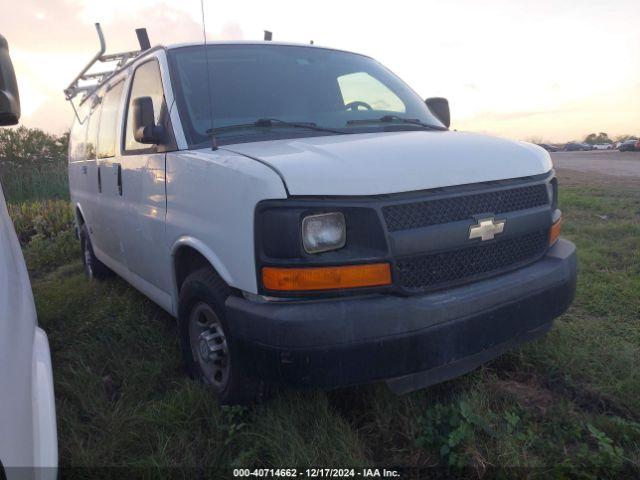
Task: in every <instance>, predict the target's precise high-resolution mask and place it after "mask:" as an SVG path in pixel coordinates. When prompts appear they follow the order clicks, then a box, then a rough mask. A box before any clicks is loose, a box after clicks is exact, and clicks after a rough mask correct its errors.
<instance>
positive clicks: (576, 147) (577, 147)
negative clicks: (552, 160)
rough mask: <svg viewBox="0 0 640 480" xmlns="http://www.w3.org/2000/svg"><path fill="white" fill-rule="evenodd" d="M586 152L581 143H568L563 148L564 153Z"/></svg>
mask: <svg viewBox="0 0 640 480" xmlns="http://www.w3.org/2000/svg"><path fill="white" fill-rule="evenodd" d="M583 150H586V148H585V146H584V144H583V143H580V142H569V143H567V144H566V145H565V146H564V151H565V152H581V151H583Z"/></svg>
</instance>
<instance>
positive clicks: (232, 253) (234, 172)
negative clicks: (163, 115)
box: [163, 149, 287, 298]
mask: <svg viewBox="0 0 640 480" xmlns="http://www.w3.org/2000/svg"><path fill="white" fill-rule="evenodd" d="M166 179H167V221H166V228H167V241H168V245H167V247H168V248H169V251H172V250H173V248H174V247H175V246H177V245H178V244H179V243H180V242H181V241H185V239H188V242H187V243H190V244H201V245H205V246H206V247H207V248H208V249H209V252H200V253H202V254H203V255H204V256H205V257H207V258H208V259H209V261H210V262H212V263H213V264H214V265H213V266H214V267H215V268H216V270H217V271H218V273H219V274H220V276H222V278H223V279H224V280H225V281H226V282H227V283H228V284H229V285H230V286H232V287H235V288H238V289H240V290H244V291H247V292H251V293H256V292H257V281H256V268H255V252H254V238H253V235H254V233H253V223H254V211H255V207H256V204H257V203H258V202H260V201H261V200H265V199H278V198H286V197H287V194H286V191H285V189H284V185H283V184H282V180H281V179H280V177H279V176H278V175H277V174H276V173H275V172H274V171H273V170H271V169H270V168H268V167H266V166H265V165H263V164H261V163H259V162H256V161H254V160H251V159H249V158H247V157H243V156H241V155H238V154H235V153H232V152H229V151H225V150H224V149H219V150H216V151H211V150H210V149H203V150H196V151H190V152H171V153H168V154H167V174H166ZM168 257H169V258H170V256H169V255H168ZM163 260H164V259H163ZM174 295H177V292H174ZM174 298H175V297H174Z"/></svg>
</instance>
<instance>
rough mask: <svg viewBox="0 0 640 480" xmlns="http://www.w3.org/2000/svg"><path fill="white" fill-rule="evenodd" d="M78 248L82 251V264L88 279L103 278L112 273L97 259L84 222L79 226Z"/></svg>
mask: <svg viewBox="0 0 640 480" xmlns="http://www.w3.org/2000/svg"><path fill="white" fill-rule="evenodd" d="M80 248H81V251H82V265H83V266H84V274H85V275H86V276H87V278H89V279H90V280H104V279H106V278H109V277H110V276H112V275H113V272H112V271H111V270H110V269H109V267H107V266H106V265H105V264H104V263H102V262H101V261H100V260H98V257H96V254H95V253H94V252H93V245H92V244H91V237H89V230H88V229H87V224H86V223H85V224H84V225H82V227H81V228H80Z"/></svg>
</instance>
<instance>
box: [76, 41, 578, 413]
mask: <svg viewBox="0 0 640 480" xmlns="http://www.w3.org/2000/svg"><path fill="white" fill-rule="evenodd" d="M102 51H103V52H104V48H103V50H102ZM130 57H132V59H130V58H129V57H128V58H127V59H126V60H127V61H126V62H122V63H123V65H122V66H121V68H119V69H118V70H117V71H116V72H115V73H113V74H111V75H108V76H106V77H102V78H100V79H99V81H98V82H97V85H96V86H95V87H94V88H93V89H88V90H89V93H88V94H87V95H85V99H84V100H83V101H82V103H81V105H80V106H79V107H78V118H79V120H80V121H76V123H75V125H74V126H73V130H72V133H71V144H70V151H69V179H70V189H71V198H72V201H73V205H74V206H75V209H76V217H77V225H78V231H79V235H80V239H81V244H82V251H83V259H84V262H85V266H86V272H87V274H88V275H89V276H90V277H92V278H98V279H101V278H104V277H106V276H107V275H108V274H109V273H111V272H115V273H116V274H118V275H119V276H121V277H122V278H124V279H125V280H126V281H128V282H129V283H130V284H131V285H133V286H134V287H135V288H137V289H138V290H140V291H141V292H143V293H144V294H145V295H147V296H148V297H149V298H151V299H152V300H153V301H154V302H156V303H157V304H158V305H160V306H161V307H162V308H163V309H165V310H166V311H167V312H169V313H171V314H172V315H174V316H175V317H177V319H178V326H179V335H180V341H181V344H182V351H183V354H184V359H185V362H186V365H187V367H188V369H189V371H190V372H191V374H192V375H193V376H195V377H197V378H200V379H202V380H203V381H204V382H206V383H208V384H210V385H211V386H212V387H213V390H214V391H215V392H216V394H217V395H218V397H219V399H220V401H222V402H225V403H235V402H247V401H251V400H252V399H254V398H256V396H257V395H259V394H260V392H262V391H263V390H262V386H263V385H265V384H268V383H272V382H284V383H286V384H291V385H296V386H303V387H321V388H331V387H337V386H344V385H353V384H360V383H365V382H371V381H377V380H386V381H387V383H388V384H389V385H390V387H391V388H392V389H393V390H394V391H396V392H407V391H410V390H414V389H416V388H420V387H423V386H426V385H430V384H433V383H436V382H440V381H443V380H445V379H448V378H451V377H453V376H456V375H460V374H462V373H464V372H467V371H469V370H471V369H473V368H475V367H477V366H478V365H480V364H481V363H483V362H486V361H487V360H489V359H491V358H493V357H495V356H497V355H499V354H500V353H502V352H504V351H505V350H506V349H508V348H512V347H514V346H516V345H518V344H521V343H522V342H525V341H528V340H531V339H533V338H536V337H539V336H541V335H542V334H544V333H545V332H546V331H547V330H548V329H549V328H550V327H551V324H552V321H553V319H554V318H555V317H556V316H558V315H560V314H561V313H562V312H564V311H565V309H566V308H567V307H568V306H569V304H570V303H571V301H572V299H573V295H574V290H575V280H576V257H575V248H574V246H573V245H572V244H571V243H570V242H568V241H566V240H562V239H558V235H559V232H560V223H561V218H560V211H559V210H558V209H557V182H556V179H555V176H554V171H553V168H552V164H551V160H550V157H549V154H548V153H547V152H546V151H545V150H543V149H542V148H540V147H537V146H535V145H531V144H528V143H523V142H517V141H510V140H504V139H498V138H493V137H489V136H485V135H477V134H473V133H462V132H456V131H450V130H449V128H448V127H449V107H448V104H447V102H446V100H444V99H441V98H433V99H429V100H427V101H426V103H425V102H424V101H422V100H421V99H420V97H419V96H418V95H417V94H416V93H415V92H414V91H413V90H411V88H410V87H409V86H407V85H406V84H405V83H404V82H402V80H400V79H399V78H398V77H397V76H395V75H394V74H393V73H391V72H390V71H389V70H387V69H386V68H385V67H383V66H382V65H380V64H379V63H377V62H376V61H375V60H373V59H371V58H369V57H367V56H364V55H359V54H355V53H349V52H345V51H340V50H333V49H328V48H321V47H316V46H309V45H294V44H277V43H273V42H254V43H251V42H249V43H222V42H221V43H212V44H208V45H202V44H189V45H176V46H167V47H154V48H149V49H146V50H144V51H141V52H134V53H133V54H131V55H130ZM87 78H88V76H87ZM76 83H77V82H76ZM74 95H75V91H74V88H73V86H72V87H71V88H70V89H68V90H67V97H68V98H71V99H73V96H74Z"/></svg>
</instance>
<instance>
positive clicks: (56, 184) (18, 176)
mask: <svg viewBox="0 0 640 480" xmlns="http://www.w3.org/2000/svg"><path fill="white" fill-rule="evenodd" d="M0 174H1V175H0V178H1V180H2V189H3V190H4V195H5V198H6V200H7V202H12V203H19V202H25V201H29V200H47V199H52V198H58V199H64V200H68V199H69V178H68V171H67V163H66V161H65V162H64V163H63V162H58V163H55V164H49V165H45V166H38V167H30V168H14V169H6V170H5V171H1V172H0Z"/></svg>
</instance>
